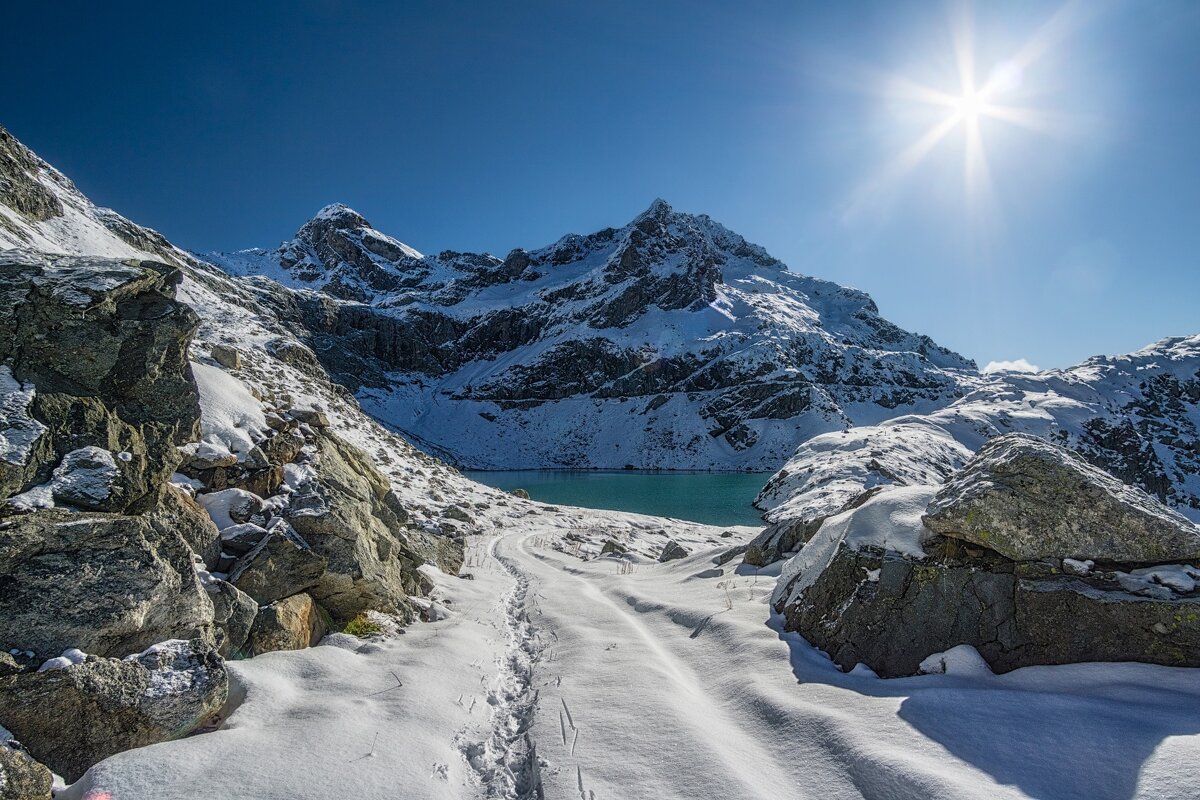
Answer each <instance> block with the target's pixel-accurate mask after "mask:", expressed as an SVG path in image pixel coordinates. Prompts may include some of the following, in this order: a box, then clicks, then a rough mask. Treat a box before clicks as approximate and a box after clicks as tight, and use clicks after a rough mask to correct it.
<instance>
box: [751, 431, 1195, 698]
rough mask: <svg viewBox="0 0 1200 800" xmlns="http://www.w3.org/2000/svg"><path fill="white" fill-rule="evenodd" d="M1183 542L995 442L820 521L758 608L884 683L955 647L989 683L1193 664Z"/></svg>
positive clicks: (1017, 444) (1111, 498) (1059, 461)
mask: <svg viewBox="0 0 1200 800" xmlns="http://www.w3.org/2000/svg"><path fill="white" fill-rule="evenodd" d="M1195 536H1196V529H1195V527H1194V526H1192V525H1191V523H1189V522H1187V520H1184V519H1182V518H1178V517H1177V515H1176V514H1175V513H1174V512H1172V511H1170V510H1169V509H1167V508H1165V507H1163V506H1160V505H1158V502H1157V501H1156V500H1154V499H1153V498H1150V497H1149V496H1148V495H1146V494H1144V493H1143V492H1141V491H1140V490H1136V489H1131V488H1129V487H1123V486H1121V485H1119V484H1118V483H1117V482H1116V481H1115V479H1113V478H1112V477H1111V476H1109V475H1107V474H1105V473H1103V472H1100V471H1099V470H1097V469H1095V468H1094V467H1091V466H1090V465H1088V464H1085V463H1083V462H1082V461H1081V460H1080V459H1079V458H1078V456H1075V455H1074V454H1072V453H1069V452H1067V451H1065V450H1062V449H1061V448H1057V447H1055V446H1053V445H1050V444H1049V443H1046V442H1043V441H1041V440H1037V439H1034V438H1033V437H1029V436H1005V437H1002V438H1001V439H1000V440H997V441H994V442H992V443H991V444H989V445H985V447H984V448H982V449H981V450H980V452H979V453H978V455H977V456H976V457H975V458H973V459H972V460H971V461H969V462H968V463H967V465H966V466H964V468H963V469H962V471H961V472H960V473H959V474H957V475H955V476H953V477H952V478H951V479H950V481H949V482H948V483H947V484H946V485H944V486H942V487H940V488H938V487H890V488H886V489H883V490H881V491H879V492H877V493H874V494H873V495H872V496H871V497H869V498H867V499H866V500H865V501H864V502H863V503H862V504H861V505H858V506H857V507H855V508H852V509H850V510H848V511H845V512H843V513H841V514H838V515H834V516H832V517H830V518H829V519H828V520H827V521H826V522H825V523H824V524H823V525H822V526H821V528H820V529H819V530H818V531H817V532H816V534H815V535H814V536H813V537H812V539H811V540H810V541H809V542H808V543H807V544H806V545H805V546H804V548H803V549H802V550H801V551H800V553H799V554H798V555H797V556H796V557H795V558H794V559H792V560H791V561H789V562H788V563H787V564H786V565H785V566H784V570H783V573H782V575H781V578H780V581H779V584H778V586H777V588H776V592H775V594H774V596H773V598H772V602H773V604H774V605H775V608H776V609H777V610H778V611H780V612H782V613H783V615H784V618H785V627H787V628H788V629H789V630H794V631H798V632H800V633H801V634H802V635H803V636H804V637H805V638H806V639H808V641H810V642H811V643H812V644H814V645H815V646H817V647H819V648H821V649H822V650H824V651H825V652H827V653H828V654H829V655H830V656H831V657H832V658H833V660H834V661H835V662H836V663H837V664H839V665H840V666H841V667H842V668H844V669H850V668H852V667H853V666H854V665H855V664H857V663H860V662H861V663H865V664H866V665H868V666H869V667H871V669H873V670H874V671H875V672H876V673H878V674H879V675H881V676H884V677H892V676H898V675H912V674H915V673H916V672H917V671H918V668H919V666H920V664H921V662H922V661H923V660H924V659H925V658H926V657H927V656H929V655H932V654H934V653H939V652H945V651H947V650H949V649H950V648H952V647H955V646H957V645H963V644H966V645H972V646H974V647H975V648H976V649H977V650H978V651H979V653H980V654H981V655H982V656H983V658H984V660H986V661H987V663H988V664H989V665H990V666H991V668H992V669H993V670H995V671H997V672H1005V671H1008V670H1012V669H1016V668H1018V667H1023V666H1029V665H1034V664H1064V663H1072V662H1079V661H1143V662H1150V663H1156V664H1166V665H1170V666H1200V568H1197V567H1196V563H1197V559H1196V556H1197V554H1198V551H1197V550H1196V548H1195V544H1194V539H1195ZM1171 562H1174V563H1171Z"/></svg>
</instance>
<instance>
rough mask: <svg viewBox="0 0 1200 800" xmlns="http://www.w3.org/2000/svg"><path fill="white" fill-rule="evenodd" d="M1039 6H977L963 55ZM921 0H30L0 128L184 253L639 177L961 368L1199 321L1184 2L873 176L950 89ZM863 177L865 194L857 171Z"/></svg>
mask: <svg viewBox="0 0 1200 800" xmlns="http://www.w3.org/2000/svg"><path fill="white" fill-rule="evenodd" d="M1061 9H1062V5H1061V4H1060V3H1041V2H1020V1H1019V0H1016V1H1014V2H1006V3H989V4H986V5H982V4H981V5H980V6H979V7H977V8H975V10H974V42H975V51H976V62H977V71H978V72H979V74H980V75H981V80H980V82H982V77H985V76H986V75H987V74H988V73H989V71H990V70H991V69H992V67H993V65H995V64H996V63H1000V62H1002V61H1004V60H1005V59H1008V58H1010V57H1012V56H1013V55H1014V54H1016V53H1017V52H1018V51H1019V50H1020V49H1021V46H1022V44H1023V43H1024V42H1026V41H1027V40H1029V39H1030V38H1031V37H1034V36H1035V33H1036V32H1037V31H1038V30H1039V28H1040V27H1041V26H1043V25H1044V24H1045V23H1046V22H1047V20H1049V19H1051V18H1052V17H1053V16H1054V14H1055V13H1056V12H1058V11H1060V10H1061ZM951 11H953V8H952V7H950V6H947V5H945V4H943V3H940V2H935V3H925V2H879V3H801V2H774V3H768V2H738V3H706V2H697V1H695V0H693V1H690V2H662V3H647V2H590V3H583V2H530V3H497V2H490V1H489V2H476V3H466V2H447V1H446V0H438V1H437V2H420V3H418V2H406V3H400V2H396V3H376V4H356V5H349V4H345V5H343V4H339V3H334V2H308V3H270V2H255V3H244V4H242V3H239V4H211V5H209V4H189V5H188V6H187V7H185V6H184V4H182V3H153V4H144V5H143V4H132V3H120V2H117V3H86V4H72V3H57V4H55V3H24V4H19V6H17V7H12V8H6V9H5V13H4V29H5V37H4V38H5V43H4V47H3V48H0V74H2V75H3V81H2V82H0V124H4V125H5V126H7V127H9V129H10V130H11V131H12V132H13V133H14V134H15V135H17V136H18V137H19V138H21V139H22V140H23V141H25V142H26V143H27V144H29V145H30V146H31V147H33V148H34V149H35V150H37V151H38V152H39V153H41V154H42V155H43V156H45V157H46V158H48V159H49V160H50V161H51V162H53V163H54V164H56V165H57V166H58V167H60V168H61V169H63V170H64V171H65V172H67V173H68V174H69V175H70V176H72V177H73V178H74V179H75V181H76V183H77V184H78V185H79V186H80V188H81V189H82V190H83V191H84V192H86V193H87V194H88V195H90V196H91V197H92V199H94V200H95V201H96V202H98V203H100V204H102V205H108V206H111V207H113V208H116V209H117V210H119V211H121V212H122V213H124V214H125V215H126V216H128V217H130V218H132V219H134V220H136V221H138V222H141V223H143V224H147V225H150V226H152V227H155V228H158V229H159V230H161V231H162V232H164V233H165V234H167V235H168V236H169V237H170V238H171V239H172V240H174V241H175V242H177V243H179V244H181V245H183V246H186V247H190V248H193V249H236V248H241V247H250V246H258V245H265V246H273V245H275V244H277V243H278V242H279V241H280V240H282V239H284V238H287V237H289V236H290V234H291V233H292V232H293V231H294V230H295V229H296V228H297V227H298V226H299V225H300V224H301V223H302V222H303V221H304V220H305V219H307V218H308V217H309V216H311V215H312V213H313V212H315V211H316V210H317V209H318V208H319V207H320V206H322V205H324V204H326V203H328V202H333V201H342V202H345V203H347V204H349V205H351V206H353V207H355V208H356V209H358V210H359V211H360V212H362V213H363V214H364V215H365V216H366V217H367V218H368V219H369V220H371V222H372V223H373V224H374V225H375V227H377V228H380V229H381V230H384V231H385V232H388V233H391V234H392V235H395V236H397V237H398V238H400V239H403V240H404V241H406V242H408V243H410V244H411V245H413V246H414V247H416V248H418V249H420V250H422V251H425V252H437V251H439V250H442V249H457V250H489V251H491V252H494V253H498V254H503V253H505V252H507V251H508V250H509V249H510V248H512V247H515V246H518V245H520V246H526V247H535V246H540V245H542V244H546V243H548V242H550V241H552V240H554V239H556V238H557V237H558V236H560V235H562V234H564V233H567V232H570V231H577V232H586V231H590V230H593V229H597V228H600V227H603V226H606V225H618V224H622V223H624V222H625V221H627V220H628V219H629V218H631V217H632V216H634V215H635V214H636V213H638V212H639V211H641V210H642V209H643V208H644V207H645V206H647V205H648V204H649V203H650V201H651V200H652V199H653V198H654V197H656V196H662V197H664V198H666V199H667V200H668V201H670V202H671V203H672V205H674V206H675V207H676V208H679V209H681V210H686V211H692V212H704V213H708V214H710V215H711V216H713V217H714V218H716V219H718V220H720V221H722V222H724V223H725V224H726V225H727V226H729V227H730V228H732V229H734V230H736V231H738V232H739V233H741V234H743V235H744V236H746V237H747V238H748V239H750V240H752V241H756V242H758V243H760V244H762V245H764V246H765V247H767V249H768V250H770V251H771V252H772V253H773V254H775V255H776V256H778V257H780V258H782V259H783V260H784V261H786V262H787V263H788V264H789V265H791V267H792V268H793V269H796V270H799V271H801V272H805V273H809V274H812V275H817V276H820V277H824V278H828V279H831V280H836V281H839V282H842V283H848V284H851V285H854V286H858V287H860V288H863V289H866V290H867V291H869V292H870V293H871V294H872V295H873V296H874V297H875V299H876V301H877V302H878V303H879V306H880V308H881V310H882V311H883V313H884V314H885V316H888V317H889V318H891V319H892V320H894V321H895V322H897V323H899V324H901V325H903V326H905V327H908V328H911V329H915V330H919V331H922V332H925V333H928V334H930V335H932V336H933V337H934V338H935V339H937V340H938V341H939V342H941V343H943V344H945V345H947V346H949V347H953V348H955V349H957V350H959V351H961V352H963V353H964V354H966V355H969V356H972V357H974V358H976V359H977V360H979V362H980V364H981V365H983V364H984V363H986V362H988V361H989V360H992V359H1015V358H1020V357H1023V358H1027V359H1029V360H1030V361H1032V362H1034V363H1036V364H1039V365H1041V366H1043V367H1046V366H1063V365H1067V364H1070V363H1074V362H1076V361H1079V360H1080V359H1082V358H1084V357H1086V356H1088V355H1091V354H1094V353H1100V352H1122V351H1127V350H1130V349H1134V348H1137V347H1140V346H1141V345H1143V344H1146V343H1148V342H1150V341H1153V340H1155V339H1158V338H1160V337H1163V336H1167V335H1177V334H1185V333H1196V332H1200V304H1198V302H1197V301H1198V299H1200V255H1198V254H1200V160H1198V158H1197V150H1198V149H1200V84H1198V83H1197V79H1198V77H1200V45H1198V43H1200V3H1196V2H1191V0H1179V1H1178V2H1174V1H1173V0H1155V2H1129V3H1124V4H1123V3H1119V2H1113V3H1110V4H1107V5H1104V6H1100V5H1099V4H1097V3H1095V2H1089V3H1087V4H1086V5H1083V6H1080V7H1076V8H1074V9H1073V10H1072V9H1068V10H1067V11H1066V12H1064V13H1063V14H1062V16H1060V17H1059V19H1060V21H1061V20H1065V22H1064V23H1063V24H1062V25H1060V26H1058V27H1055V26H1053V25H1052V26H1051V28H1050V29H1049V34H1052V35H1045V33H1044V36H1045V39H1044V40H1045V41H1048V44H1047V46H1046V47H1045V48H1043V49H1042V55H1041V57H1040V58H1038V59H1037V60H1036V61H1034V62H1033V63H1031V64H1029V65H1028V66H1027V67H1026V68H1025V70H1024V72H1023V75H1022V81H1021V85H1020V87H1019V89H1017V90H1016V91H1015V92H1013V93H1011V94H1010V95H1009V96H1008V97H1006V98H1005V101H1006V102H1008V103H1012V104H1023V105H1029V106H1032V107H1034V108H1036V109H1038V110H1039V111H1041V112H1042V113H1053V114H1054V115H1056V116H1061V117H1063V118H1064V120H1062V121H1058V120H1056V131H1055V132H1054V134H1053V135H1044V134H1042V133H1037V132H1032V131H1027V130H1024V129H1021V128H1016V127H1012V126H1010V125H1007V124H1006V123H1003V122H999V121H996V120H991V119H985V120H983V121H982V123H981V125H982V127H981V131H982V137H983V140H984V146H985V152H986V154H987V158H988V163H989V167H990V175H991V182H992V185H993V192H992V194H991V195H990V196H991V197H992V201H991V202H990V203H986V204H985V203H983V202H982V201H981V200H980V198H981V197H984V198H986V197H987V196H988V195H983V194H981V193H976V194H975V195H972V197H974V199H973V200H969V199H968V195H967V193H966V192H965V190H964V188H963V161H964V157H963V153H964V139H965V136H964V132H963V130H962V126H959V127H958V128H956V129H955V130H951V131H950V132H949V134H947V135H946V137H945V139H944V140H942V141H941V142H940V143H939V145H938V146H936V147H935V148H934V149H933V150H932V151H931V152H930V153H929V155H928V157H927V158H926V159H925V160H924V161H922V162H921V163H920V164H918V165H917V166H916V167H915V168H914V169H913V170H912V171H911V172H909V173H907V174H906V175H903V176H901V177H899V178H896V179H893V180H886V181H883V183H882V184H880V183H879V178H880V176H883V175H886V174H889V173H888V171H887V165H888V164H889V163H891V162H893V160H894V159H895V158H896V157H897V156H899V154H900V153H901V152H902V151H903V150H904V149H905V148H906V147H908V146H909V145H910V144H911V143H912V142H913V141H914V140H915V139H916V138H917V137H918V136H919V134H920V132H921V130H922V126H927V125H928V124H929V123H930V121H931V120H932V121H933V122H936V121H937V119H938V118H939V116H938V115H939V114H944V113H945V112H944V111H940V110H939V111H936V113H933V115H932V116H930V114H931V112H930V110H929V109H926V108H924V107H922V106H918V105H916V104H914V103H912V102H909V101H905V100H903V99H901V98H898V97H897V96H895V95H894V94H892V93H889V92H881V91H879V90H878V86H879V85H880V79H879V75H881V74H899V75H904V76H906V77H909V78H912V79H914V80H919V81H921V82H922V83H925V84H931V85H933V86H935V87H936V88H940V89H944V90H953V91H955V92H956V93H957V91H958V90H957V89H956V87H957V85H958V83H957V73H956V70H955V66H954V63H955V62H954V57H953V48H952V41H951V37H950V35H949V29H950V27H951V24H950V19H951V17H952V16H953V14H952V13H949V12H951ZM871 187H875V188H874V189H871Z"/></svg>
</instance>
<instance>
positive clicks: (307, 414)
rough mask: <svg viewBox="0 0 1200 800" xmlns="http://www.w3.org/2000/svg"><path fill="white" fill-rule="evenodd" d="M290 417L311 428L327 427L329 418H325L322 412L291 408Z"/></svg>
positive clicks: (311, 409)
mask: <svg viewBox="0 0 1200 800" xmlns="http://www.w3.org/2000/svg"><path fill="white" fill-rule="evenodd" d="M291 415H292V418H293V419H295V420H297V421H298V422H302V423H304V424H305V425H308V426H309V427H312V428H328V427H329V417H327V416H325V412H324V411H318V410H317V409H313V408H293V409H292V410H291Z"/></svg>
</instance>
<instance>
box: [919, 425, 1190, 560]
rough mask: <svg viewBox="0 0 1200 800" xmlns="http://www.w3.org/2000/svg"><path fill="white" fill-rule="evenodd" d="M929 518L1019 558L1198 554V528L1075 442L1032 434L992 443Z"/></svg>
mask: <svg viewBox="0 0 1200 800" xmlns="http://www.w3.org/2000/svg"><path fill="white" fill-rule="evenodd" d="M925 524H926V525H928V526H929V527H930V528H931V529H932V530H934V531H936V532H938V533H940V534H942V535H944V536H949V537H952V538H955V539H961V540H963V541H965V542H970V543H973V544H975V545H978V546H981V547H986V548H988V549H990V550H994V551H996V552H997V553H999V554H1001V555H1003V556H1005V557H1006V558H1010V559H1013V560H1015V561H1032V560H1037V559H1041V558H1074V559H1080V560H1082V559H1094V560H1096V561H1106V562H1120V563H1134V564H1155V563H1164V562H1169V561H1186V560H1194V559H1200V527H1197V526H1196V525H1194V524H1192V522H1191V521H1189V520H1188V519H1186V518H1185V517H1183V516H1181V515H1180V514H1178V513H1176V512H1174V511H1172V510H1170V509H1168V508H1167V507H1165V506H1164V505H1162V503H1160V502H1158V501H1157V500H1155V499H1154V498H1152V497H1150V496H1149V495H1147V494H1145V493H1144V492H1142V491H1141V490H1139V489H1135V488H1133V487H1131V486H1128V485H1127V484H1124V483H1122V482H1121V481H1119V480H1117V479H1116V478H1114V477H1113V476H1111V475H1109V474H1108V473H1106V472H1104V471H1103V470H1101V469H1098V468H1096V467H1094V466H1092V465H1091V464H1089V463H1088V462H1087V461H1085V460H1084V459H1083V458H1081V457H1080V456H1078V455H1076V454H1074V453H1072V452H1071V451H1069V450H1066V449H1063V448H1060V447H1055V446H1054V445H1051V444H1050V443H1048V442H1046V441H1044V440H1042V439H1038V438H1037V437H1035V436H1028V435H1026V434H1020V433H1011V434H1008V435H1006V436H1000V437H997V438H995V439H992V440H990V441H989V442H987V443H986V444H985V445H984V446H983V447H981V448H980V449H979V452H978V453H976V454H975V457H974V458H972V459H971V461H970V462H968V464H967V466H966V467H964V468H963V470H962V471H961V472H959V473H958V474H957V475H955V476H954V477H953V478H951V479H950V480H949V481H947V482H946V485H945V487H944V488H943V489H942V490H941V491H940V492H938V495H937V497H935V498H934V500H933V502H932V503H931V504H930V506H929V513H928V514H927V515H926V517H925Z"/></svg>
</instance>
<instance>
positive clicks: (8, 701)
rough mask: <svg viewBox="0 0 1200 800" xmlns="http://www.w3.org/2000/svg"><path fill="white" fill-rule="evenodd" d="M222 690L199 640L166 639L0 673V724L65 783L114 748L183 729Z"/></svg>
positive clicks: (213, 705)
mask: <svg viewBox="0 0 1200 800" xmlns="http://www.w3.org/2000/svg"><path fill="white" fill-rule="evenodd" d="M228 693H229V677H228V675H227V674H226V672H225V666H224V663H223V662H222V660H221V658H220V656H218V655H217V654H216V652H215V651H214V650H212V649H211V648H210V647H209V645H208V644H207V643H206V642H203V641H200V640H192V641H190V642H188V641H179V640H176V641H168V642H163V643H161V644H159V645H156V646H154V647H151V648H149V649H148V650H146V651H145V652H143V653H142V654H140V655H136V656H130V657H128V658H125V659H123V660H118V659H112V658H98V657H95V656H89V657H88V658H87V660H86V661H84V662H83V663H80V664H74V665H72V666H69V667H65V668H60V669H48V670H45V671H41V672H23V673H19V674H15V675H7V676H3V677H0V725H3V726H4V727H5V728H7V729H8V730H10V731H11V732H12V734H13V736H14V737H16V738H17V739H19V740H20V741H21V743H22V744H23V745H24V746H25V747H26V748H27V749H28V750H29V752H30V754H31V755H33V756H34V757H35V758H37V759H38V760H39V761H41V762H43V763H44V764H46V765H47V766H48V767H50V768H51V769H52V770H54V771H55V772H57V773H58V774H60V775H62V776H63V777H64V778H66V779H67V781H69V782H73V781H76V780H78V779H79V778H80V777H81V776H82V775H83V773H84V772H86V771H87V769H88V768H89V767H91V766H92V765H93V764H95V763H96V762H98V761H101V760H103V759H105V758H108V757H109V756H111V755H113V754H114V753H119V752H121V751H124V750H129V749H132V748H134V747H142V746H144V745H148V744H154V743H155V742H164V741H168V740H170V739H177V738H179V737H181V736H185V735H187V734H188V733H190V732H191V731H192V730H194V729H195V728H196V727H197V726H198V725H200V724H201V723H202V722H204V721H205V720H206V719H207V718H208V717H210V716H211V715H213V714H215V713H216V712H217V711H218V710H219V709H220V708H221V706H222V705H223V704H224V703H225V699H226V697H227V696H228Z"/></svg>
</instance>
